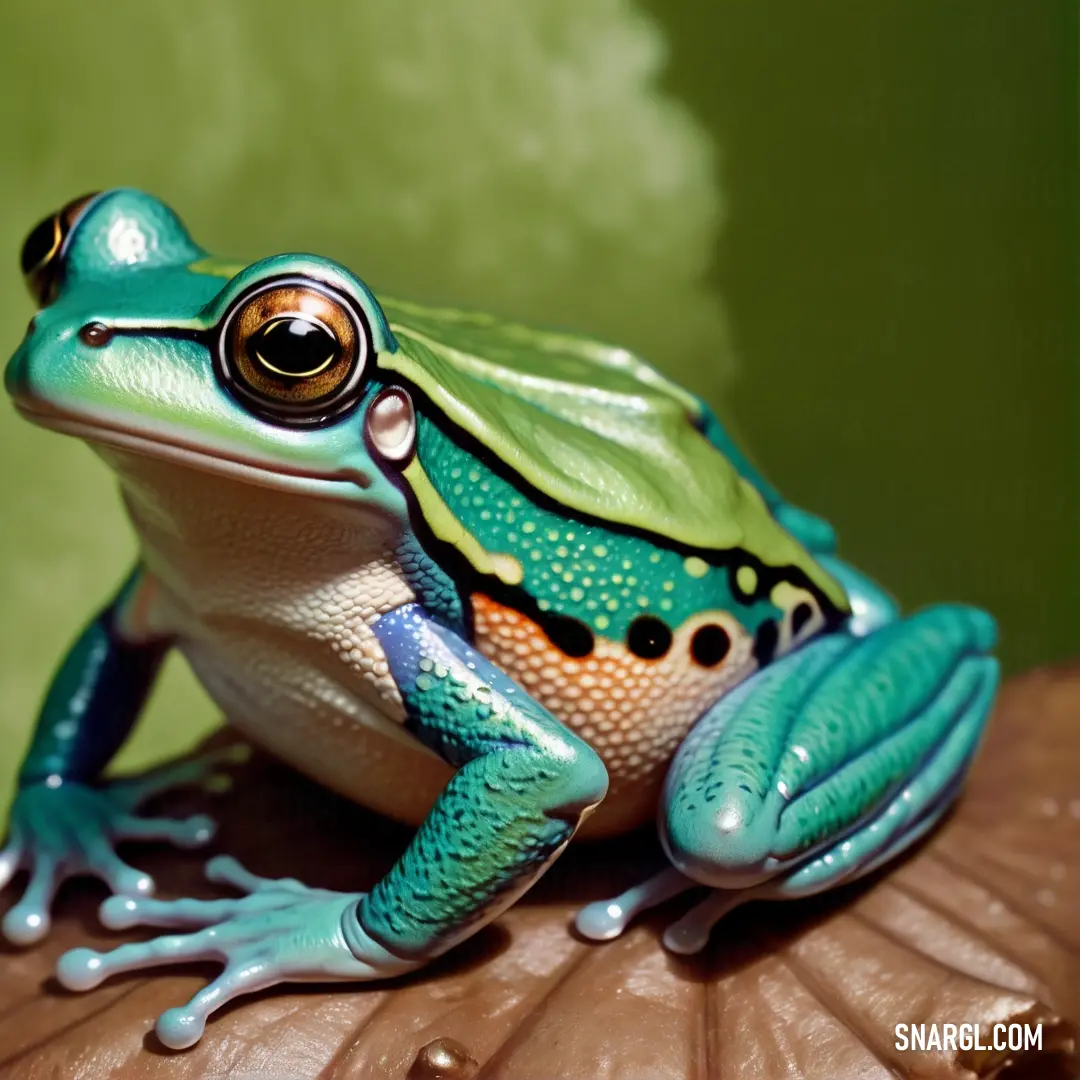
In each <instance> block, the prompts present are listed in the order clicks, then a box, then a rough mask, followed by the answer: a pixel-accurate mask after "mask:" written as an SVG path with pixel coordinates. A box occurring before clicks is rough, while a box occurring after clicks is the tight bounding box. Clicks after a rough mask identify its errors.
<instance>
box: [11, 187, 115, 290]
mask: <svg viewBox="0 0 1080 1080" xmlns="http://www.w3.org/2000/svg"><path fill="white" fill-rule="evenodd" d="M99 194H100V193H99V192H96V191H95V192H92V193H91V194H89V195H80V196H79V198H77V199H72V200H71V202H69V203H68V204H67V205H66V206H65V207H63V208H62V209H61V210H57V212H56V213H55V214H51V215H50V216H49V217H47V218H45V220H44V221H39V222H38V223H37V225H35V226H34V227H33V228H32V229H31V230H30V235H29V236H27V238H26V239H25V240H24V241H23V246H22V252H21V253H20V255H19V264H20V267H21V269H22V275H23V280H24V281H25V282H26V287H27V288H28V289H29V290H30V295H31V296H32V297H33V298H34V300H35V301H36V303H37V305H38V307H45V306H46V305H47V304H51V303H52V302H53V301H54V300H55V299H56V294H57V292H58V291H59V288H60V278H61V271H62V269H63V255H64V246H65V241H66V240H67V238H68V234H69V233H70V232H71V230H72V229H73V228H74V226H75V222H76V221H78V220H79V217H80V215H81V214H82V212H83V210H85V209H86V207H87V205H88V204H89V203H90V201H91V200H92V199H96V198H97V196H98V195H99Z"/></svg>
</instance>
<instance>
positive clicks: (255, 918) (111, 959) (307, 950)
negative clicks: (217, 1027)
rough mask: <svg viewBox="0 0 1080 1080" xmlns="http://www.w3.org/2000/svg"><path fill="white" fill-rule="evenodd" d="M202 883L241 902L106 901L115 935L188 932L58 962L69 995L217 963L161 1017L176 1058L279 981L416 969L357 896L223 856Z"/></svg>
mask: <svg viewBox="0 0 1080 1080" xmlns="http://www.w3.org/2000/svg"><path fill="white" fill-rule="evenodd" d="M206 875H207V877H208V878H209V879H210V880H211V881H214V882H219V883H223V884H228V885H231V886H233V887H234V888H236V889H239V890H240V891H241V892H244V893H246V895H245V896H242V897H239V898H237V899H227V900H153V899H148V898H143V897H124V896H114V897H110V898H109V899H108V900H106V901H105V902H104V903H103V904H102V905H101V921H102V922H103V923H105V925H106V926H108V927H110V928H112V929H116V930H119V929H127V928H128V927H131V926H160V927H168V928H171V929H185V930H193V931H194V933H188V934H168V935H165V936H162V937H157V938H153V939H151V940H150V941H143V942H134V943H131V944H127V945H121V946H119V947H118V948H116V949H113V950H112V951H111V952H107V953H98V952H94V951H93V950H92V949H72V950H71V951H70V952H67V953H65V954H64V955H63V956H61V957H60V960H59V962H58V964H57V969H56V974H57V978H58V979H59V980H60V982H61V983H62V984H63V985H64V986H66V987H67V988H68V989H69V990H91V989H93V988H94V987H96V986H98V985H99V984H100V983H101V982H102V981H104V980H105V979H107V978H108V977H109V976H111V975H116V974H119V973H121V972H125V971H137V970H140V969H142V968H148V967H157V966H159V965H161V964H184V963H190V962H192V961H198V960H214V961H218V962H219V963H221V964H223V965H224V970H223V971H222V973H221V974H220V975H219V976H218V977H217V978H216V979H215V980H214V981H213V982H212V983H210V984H209V985H208V986H206V987H205V988H204V989H202V990H200V991H199V993H197V994H196V995H195V996H194V997H193V998H192V999H191V1000H190V1001H189V1002H188V1003H187V1004H186V1005H183V1006H180V1007H178V1008H173V1009H169V1010H167V1011H166V1012H164V1013H162V1015H161V1016H160V1017H159V1018H158V1022H157V1027H156V1031H157V1035H158V1038H159V1039H161V1041H162V1042H163V1043H164V1044H165V1045H166V1046H167V1047H169V1048H170V1049H173V1050H182V1049H184V1048H186V1047H189V1046H192V1045H194V1044H195V1043H196V1042H198V1041H199V1039H200V1038H201V1037H202V1034H203V1030H204V1028H205V1027H206V1021H207V1018H208V1017H209V1016H210V1014H211V1013H213V1012H214V1011H216V1010H217V1009H219V1008H221V1006H222V1005H224V1004H225V1003H226V1002H228V1001H231V1000H232V999H233V998H235V997H239V996H240V995H241V994H252V993H255V992H256V991H258V990H265V989H266V988H267V987H270V986H274V985H276V984H277V983H282V982H323V981H338V980H356V981H367V980H372V979H382V978H389V977H391V976H394V975H400V974H402V973H404V972H407V971H412V970H413V969H415V968H417V967H419V966H420V965H421V963H422V961H417V960H410V959H405V958H402V957H399V956H395V955H394V954H393V953H391V952H389V951H388V950H386V949H385V948H383V947H382V946H381V945H379V944H378V942H376V941H375V940H374V939H373V938H371V937H370V936H369V935H368V934H367V932H366V931H365V930H364V928H363V926H362V925H361V922H360V920H359V918H358V914H357V912H358V906H359V903H360V901H361V900H362V899H363V894H362V893H340V892H332V891H331V890H329V889H312V888H309V887H308V886H306V885H303V884H301V883H300V882H299V881H296V880H294V879H292V878H283V879H279V880H273V879H269V878H261V877H257V876H256V875H255V874H252V873H250V872H249V871H247V870H245V869H244V868H243V867H242V866H241V865H240V864H239V863H238V862H237V861H236V860H235V859H232V858H228V857H226V856H219V857H217V858H214V859H211V860H210V862H209V863H207V866H206Z"/></svg>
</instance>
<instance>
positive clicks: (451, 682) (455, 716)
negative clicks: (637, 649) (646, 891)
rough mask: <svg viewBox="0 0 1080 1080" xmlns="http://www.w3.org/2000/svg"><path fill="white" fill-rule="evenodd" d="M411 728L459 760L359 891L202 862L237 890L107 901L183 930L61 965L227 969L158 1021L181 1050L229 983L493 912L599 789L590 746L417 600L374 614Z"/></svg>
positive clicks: (424, 951) (441, 947)
mask: <svg viewBox="0 0 1080 1080" xmlns="http://www.w3.org/2000/svg"><path fill="white" fill-rule="evenodd" d="M375 632H376V634H377V636H378V638H379V640H380V642H381V643H382V645H383V648H384V651H385V653H386V656H387V659H388V661H389V664H390V668H391V672H392V674H393V676H394V679H395V681H396V682H397V684H398V687H399V688H400V690H401V694H402V697H403V699H404V702H405V706H406V710H407V713H408V718H409V719H408V724H409V727H410V728H411V730H412V731H413V733H414V734H415V735H416V736H417V737H418V738H419V739H420V740H421V741H422V742H424V743H425V744H426V745H427V746H429V747H430V748H431V749H433V750H434V751H435V752H436V753H438V754H439V755H440V756H441V757H442V758H444V759H445V760H446V761H447V762H449V763H450V764H451V765H454V766H456V767H457V769H458V771H457V773H456V774H455V775H454V777H453V778H452V779H451V781H450V783H449V784H448V785H447V787H446V789H445V790H444V791H443V793H442V794H441V795H440V797H439V799H438V800H437V802H436V803H435V805H434V807H433V808H432V810H431V812H430V813H429V815H428V817H427V820H426V821H425V822H424V824H423V825H422V826H421V827H420V829H419V831H418V832H417V834H416V835H415V837H414V838H413V840H412V842H411V843H410V844H409V846H408V848H407V849H406V851H405V853H404V854H403V855H402V856H401V858H400V859H399V860H398V862H397V863H396V864H395V865H394V866H393V867H392V868H391V870H390V872H389V873H388V874H387V875H386V877H384V878H383V879H382V880H381V881H380V882H378V884H376V886H375V887H374V889H372V891H371V892H370V893H367V894H359V893H354V894H346V893H332V892H328V891H326V890H322V889H310V888H308V887H307V886H304V885H301V884H300V883H299V882H296V881H291V880H288V881H267V880H264V879H262V878H256V877H255V876H254V875H251V874H248V873H247V871H245V870H243V869H242V868H241V867H239V866H238V865H237V864H236V863H235V862H234V861H232V860H225V861H220V860H218V861H212V862H211V864H210V866H209V867H208V870H209V871H210V873H211V876H212V877H213V878H214V879H215V880H221V881H226V882H229V883H230V884H233V885H235V886H237V887H238V888H240V889H242V890H243V891H245V892H246V893H247V895H246V896H244V897H242V898H239V899H235V900H211V901H197V900H176V901H157V900H148V899H142V898H114V899H113V900H110V901H106V903H105V905H104V906H103V909H102V918H103V920H104V921H105V922H106V923H107V924H109V925H111V926H114V927H126V926H132V925H135V924H148V925H153V926H164V927H172V928H181V927H183V928H190V929H195V930H196V932H194V933H191V934H186V935H169V936H165V937H160V938H156V939H153V940H151V941H148V942H141V943H134V944H128V945H122V946H120V947H119V948H118V949H115V950H113V951H112V952H111V953H106V954H104V955H101V954H98V953H94V952H91V951H89V950H85V949H83V950H75V951H74V952H71V953H68V954H66V955H65V956H64V957H62V958H61V961H60V966H59V969H58V975H59V977H60V980H61V981H62V982H63V983H64V984H65V985H66V986H68V987H69V988H71V989H77V990H81V989H88V988H90V987H92V986H96V985H97V984H98V983H99V982H101V980H102V979H104V978H106V977H107V976H109V975H112V974H114V973H117V972H122V971H130V970H133V969H137V968H145V967H152V966H157V965H159V964H163V963H176V962H185V961H190V960H204V959H212V960H217V961H220V962H222V963H224V965H225V970H224V971H223V973H222V974H221V976H219V978H218V979H217V980H215V982H214V983H212V984H211V985H210V986H209V987H207V988H206V989H205V990H203V991H201V992H200V993H199V994H197V995H196V996H195V997H194V998H193V999H192V1000H191V1002H189V1003H188V1005H187V1006H186V1007H183V1008H178V1009H171V1010H169V1011H168V1012H167V1013H165V1014H164V1015H163V1016H162V1017H161V1018H160V1020H159V1021H158V1027H157V1030H158V1035H159V1036H160V1038H161V1039H162V1041H163V1042H164V1043H165V1044H166V1045H167V1046H170V1047H173V1048H182V1047H185V1046H190V1045H192V1044H193V1043H194V1042H196V1041H197V1040H198V1039H199V1037H200V1036H201V1035H202V1031H203V1028H204V1026H205V1023H206V1019H207V1017H208V1016H209V1015H210V1013H212V1012H213V1011H214V1010H215V1009H217V1008H219V1007H220V1006H221V1005H223V1004H224V1003H225V1002H226V1001H228V1000H230V999H231V998H234V997H236V996H237V995H239V994H244V993H248V992H251V991H253V990H256V989H263V988H265V987H267V986H271V985H274V984H275V983H279V982H286V981H288V982H296V981H308V980H317V981H323V980H327V979H342V980H364V979H378V978H384V977H387V976H393V975H397V974H400V973H402V972H406V971H410V970H412V969H414V968H417V967H419V966H420V965H422V964H424V963H425V962H427V961H428V960H431V959H432V958H433V957H436V956H438V955H440V954H441V953H443V952H445V951H446V950H447V949H449V948H450V947H451V946H453V945H455V944H457V943H458V942H460V941H462V940H463V939H464V938H466V937H468V936H470V935H471V934H473V933H474V932H475V931H476V930H478V929H479V928H480V927H481V926H482V925H484V924H485V923H487V922H488V921H490V920H491V919H493V918H494V917H495V916H496V915H498V914H499V913H500V912H501V911H503V910H504V909H505V908H506V907H508V906H509V905H510V904H511V903H512V902H513V901H514V900H515V899H516V898H517V897H518V896H520V895H521V894H522V893H523V892H524V891H525V890H526V889H528V888H529V886H530V885H532V884H533V882H534V881H535V880H536V879H537V878H538V877H539V876H540V875H541V874H542V873H543V871H544V870H545V869H546V868H547V867H548V866H549V865H550V864H551V862H552V861H553V860H554V859H555V858H556V857H557V856H558V854H559V853H560V852H561V851H562V849H563V848H564V847H565V846H566V844H567V843H568V842H569V840H570V838H571V836H573V834H574V831H575V830H576V829H577V827H578V825H579V824H580V823H581V821H582V820H583V819H584V817H585V816H586V815H587V814H588V813H589V812H590V811H591V810H592V809H593V808H594V807H595V806H596V805H597V804H598V803H599V802H600V800H601V799H602V798H603V797H604V794H605V792H606V790H607V773H606V771H605V769H604V766H603V763H602V762H601V760H600V758H599V757H598V756H597V755H596V753H595V752H594V751H593V750H592V749H591V748H590V747H589V746H588V745H587V744H586V743H584V742H582V741H581V740H580V739H578V738H577V737H576V736H574V735H573V734H572V733H571V732H569V731H568V730H567V729H566V728H564V727H563V726H562V725H561V724H559V723H558V721H556V720H555V719H554V717H552V716H551V715H550V714H549V713H548V712H546V711H545V710H544V709H543V708H542V707H541V706H539V705H538V704H537V703H536V702H535V701H534V700H533V699H532V698H530V697H529V695H528V694H527V693H526V692H525V691H524V690H522V689H521V687H520V686H518V685H517V684H515V683H514V682H513V681H512V680H511V679H509V678H508V677H507V676H505V675H504V674H503V673H502V672H501V671H499V669H497V668H496V667H494V665H492V664H491V663H489V662H488V661H487V660H485V659H484V657H483V656H481V655H480V654H479V653H478V652H476V651H475V650H474V649H472V648H471V647H470V646H469V645H467V644H466V643H465V642H464V641H463V640H461V638H459V637H458V636H457V635H455V634H454V633H453V632H451V631H449V630H447V629H445V628H443V627H442V626H439V625H438V624H436V623H435V622H433V621H432V620H431V619H430V618H428V616H427V615H426V614H425V612H424V611H423V609H422V608H421V607H419V605H416V604H409V605H406V606H405V607H403V608H400V609H398V610H396V611H393V612H391V613H389V614H388V615H385V616H383V617H382V618H381V619H379V620H378V621H377V622H376V623H375Z"/></svg>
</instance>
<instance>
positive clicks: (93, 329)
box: [79, 322, 113, 349]
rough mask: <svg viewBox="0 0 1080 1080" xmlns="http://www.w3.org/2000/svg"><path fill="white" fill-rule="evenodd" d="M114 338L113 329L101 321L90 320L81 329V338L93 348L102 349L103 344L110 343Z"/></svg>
mask: <svg viewBox="0 0 1080 1080" xmlns="http://www.w3.org/2000/svg"><path fill="white" fill-rule="evenodd" d="M112 339H113V331H112V329H111V328H110V327H108V326H106V325H105V324H104V323H100V322H88V323H87V324H86V325H85V326H84V327H83V328H82V329H81V330H80V331H79V340H80V341H81V342H82V343H83V344H84V345H89V346H90V347H91V348H92V349H100V348H101V347H102V346H103V345H108V344H109V342H110V341H112Z"/></svg>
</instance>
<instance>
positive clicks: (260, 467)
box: [14, 400, 372, 502]
mask: <svg viewBox="0 0 1080 1080" xmlns="http://www.w3.org/2000/svg"><path fill="white" fill-rule="evenodd" d="M14 404H15V408H16V409H17V410H18V411H19V413H20V414H21V415H22V416H23V417H24V418H25V419H27V420H29V421H30V422H31V423H32V424H36V425H37V426H38V427H43V428H48V429H49V430H50V431H56V432H59V433H60V434H62V435H71V436H74V437H75V438H77V439H82V440H84V441H86V442H89V443H93V444H97V445H101V446H108V447H114V448H116V449H117V450H123V451H126V452H128V453H132V454H138V455H139V456H141V457H150V458H159V459H161V460H164V461H168V462H171V463H173V464H176V465H181V466H184V467H186V468H190V469H198V470H199V471H200V472H206V473H213V474H215V475H217V476H225V477H228V478H229V479H233V480H239V481H240V482H242V483H246V484H254V485H255V486H257V487H264V488H275V489H277V490H282V491H289V492H293V493H295V494H299V495H308V496H318V497H320V498H325V499H332V500H335V501H339V502H340V501H345V502H353V501H354V500H353V499H351V498H350V495H351V493H352V489H355V488H361V489H363V488H368V487H370V486H371V483H372V479H371V477H370V476H369V475H368V474H367V473H365V472H363V471H362V470H360V469H355V468H354V469H342V470H340V471H339V472H336V473H333V474H330V473H319V472H314V471H311V472H305V471H304V470H302V469H296V468H294V467H292V466H289V465H284V464H281V463H278V462H270V461H267V460H265V459H263V460H259V459H257V458H255V457H242V456H240V455H239V454H238V453H237V452H236V451H235V449H229V450H224V449H221V450H216V451H215V453H213V454H208V453H207V452H206V451H205V450H204V449H202V448H200V447H197V446H194V445H192V444H191V443H188V442H185V441H184V440H182V439H178V438H167V437H163V436H162V435H161V434H159V433H154V434H152V435H151V434H149V433H147V432H145V431H135V430H132V429H131V428H128V427H124V426H122V425H120V424H116V423H110V422H109V421H107V420H104V419H99V418H97V417H94V418H93V419H90V418H88V417H86V416H75V415H72V414H71V413H66V412H64V411H62V410H60V409H57V408H55V407H54V406H51V405H49V406H44V405H42V404H40V403H38V402H27V401H25V400H22V401H15V403H14Z"/></svg>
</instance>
